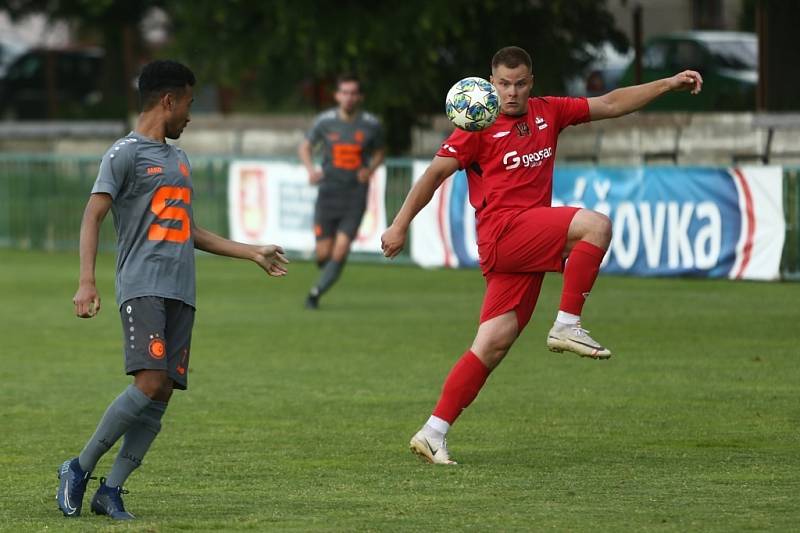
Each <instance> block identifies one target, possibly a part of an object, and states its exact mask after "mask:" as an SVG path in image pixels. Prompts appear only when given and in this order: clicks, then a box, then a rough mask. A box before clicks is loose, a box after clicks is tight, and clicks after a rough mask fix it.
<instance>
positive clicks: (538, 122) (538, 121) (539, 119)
mask: <svg viewBox="0 0 800 533" xmlns="http://www.w3.org/2000/svg"><path fill="white" fill-rule="evenodd" d="M536 127H537V128H539V131H542V130H543V129H545V128H546V127H547V122H545V121H544V119H543V118H542V117H536Z"/></svg>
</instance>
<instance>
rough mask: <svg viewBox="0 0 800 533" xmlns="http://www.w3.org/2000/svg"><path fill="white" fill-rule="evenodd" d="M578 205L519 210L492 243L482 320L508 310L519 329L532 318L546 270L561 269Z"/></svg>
mask: <svg viewBox="0 0 800 533" xmlns="http://www.w3.org/2000/svg"><path fill="white" fill-rule="evenodd" d="M578 211H580V208H578V207H535V208H532V209H528V210H527V211H524V212H522V213H521V214H520V215H519V216H518V217H516V218H515V219H514V220H512V221H511V222H510V223H509V225H508V226H507V227H506V228H505V230H504V231H503V233H502V234H501V235H500V238H499V239H498V240H497V243H496V244H495V250H494V256H495V260H494V265H492V267H491V268H490V269H489V270H488V271H486V272H484V277H485V278H486V294H485V295H484V297H483V307H482V308H481V318H480V321H481V323H483V322H486V321H487V320H489V319H491V318H494V317H497V316H500V315H502V314H505V313H507V312H508V311H511V310H512V309H513V310H514V311H515V312H516V314H517V325H518V326H519V331H522V329H523V328H524V327H525V325H526V324H527V323H528V321H529V320H530V319H531V315H532V314H533V309H534V308H535V307H536V301H537V299H538V298H539V291H540V290H541V288H542V281H543V280H544V273H545V272H561V271H563V270H564V259H563V257H562V256H563V254H564V248H565V247H566V245H567V233H568V232H569V225H570V223H571V222H572V219H573V217H574V216H575V214H576V213H577V212H578Z"/></svg>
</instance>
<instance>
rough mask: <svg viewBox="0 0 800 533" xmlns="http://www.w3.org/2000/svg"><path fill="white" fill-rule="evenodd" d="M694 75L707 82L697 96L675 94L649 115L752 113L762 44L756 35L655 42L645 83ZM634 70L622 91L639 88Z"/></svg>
mask: <svg viewBox="0 0 800 533" xmlns="http://www.w3.org/2000/svg"><path fill="white" fill-rule="evenodd" d="M684 69H692V70H696V71H698V72H700V74H701V75H702V76H703V91H702V92H701V93H700V94H699V95H696V96H690V95H689V93H688V92H685V93H669V94H667V95H665V96H663V97H662V98H659V99H657V100H655V101H654V102H653V103H651V104H650V105H648V106H647V107H646V110H647V111H752V110H754V109H755V104H756V86H757V85H758V39H757V38H756V35H755V34H754V33H743V32H731V31H688V32H680V33H671V34H668V35H661V36H658V37H654V38H652V39H649V40H648V41H647V42H646V43H645V45H644V47H643V50H642V82H648V81H653V80H657V79H659V78H666V77H668V76H672V75H674V74H677V73H678V72H680V71H681V70H684ZM634 83H635V80H634V64H633V62H631V64H630V65H629V66H628V69H627V70H626V71H625V74H624V75H623V77H622V80H621V82H620V86H623V87H624V86H626V85H633V84H634Z"/></svg>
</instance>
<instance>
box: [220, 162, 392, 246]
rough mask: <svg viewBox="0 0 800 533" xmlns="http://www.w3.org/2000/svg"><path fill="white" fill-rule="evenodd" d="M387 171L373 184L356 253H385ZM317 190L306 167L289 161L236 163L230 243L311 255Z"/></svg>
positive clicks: (230, 195)
mask: <svg viewBox="0 0 800 533" xmlns="http://www.w3.org/2000/svg"><path fill="white" fill-rule="evenodd" d="M385 190H386V169H385V167H383V166H381V167H380V168H378V169H377V170H376V171H375V174H374V175H373V177H372V181H371V182H370V187H369V191H368V197H367V209H366V211H365V213H364V218H363V219H362V221H361V226H360V227H359V230H358V235H357V236H356V238H355V240H354V241H353V247H352V250H353V251H354V252H368V253H380V251H381V249H380V248H381V247H380V237H381V234H382V233H383V232H384V230H385V229H386V205H385V201H384V198H385ZM316 199H317V188H316V187H313V186H311V185H309V183H308V175H307V173H306V171H305V168H303V166H302V165H300V164H298V163H288V162H264V161H236V162H233V163H231V165H230V169H229V171H228V221H229V227H230V234H231V238H232V239H234V240H237V241H241V242H246V243H249V244H258V243H261V244H266V243H270V244H279V245H281V246H283V248H284V249H286V250H290V251H293V252H298V253H301V254H304V255H310V254H311V253H312V252H313V250H314V243H315V238H314V232H313V229H314V203H315V201H316Z"/></svg>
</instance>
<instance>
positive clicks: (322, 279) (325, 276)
mask: <svg viewBox="0 0 800 533" xmlns="http://www.w3.org/2000/svg"><path fill="white" fill-rule="evenodd" d="M343 268H344V263H343V262H341V261H334V260H333V259H331V260H330V261H328V262H327V263H326V264H325V267H324V268H323V269H322V274H320V276H319V280H318V281H317V285H316V289H317V294H318V295H320V296H321V295H322V294H324V293H325V291H327V290H328V289H330V288H331V286H333V284H334V283H336V280H337V279H339V275H341V273H342V269H343Z"/></svg>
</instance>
